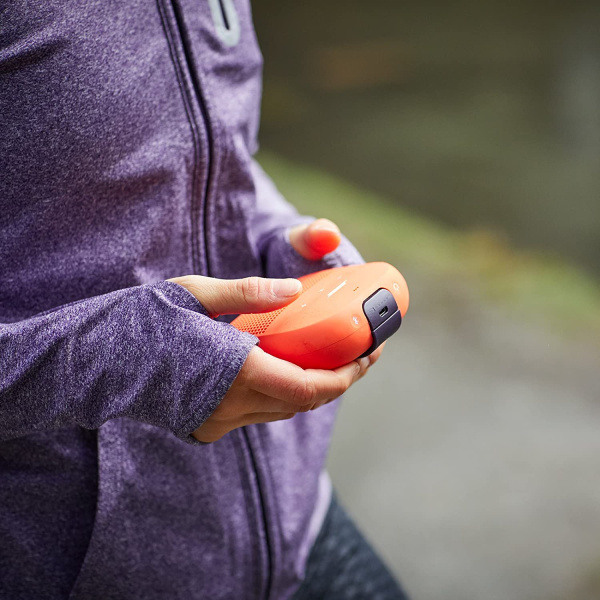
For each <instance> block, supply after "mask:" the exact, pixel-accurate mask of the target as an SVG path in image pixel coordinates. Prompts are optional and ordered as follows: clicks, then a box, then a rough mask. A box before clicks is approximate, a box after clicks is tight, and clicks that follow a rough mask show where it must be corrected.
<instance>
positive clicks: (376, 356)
mask: <svg viewBox="0 0 600 600" xmlns="http://www.w3.org/2000/svg"><path fill="white" fill-rule="evenodd" d="M385 344H386V342H383V344H381V346H379V348H377V350H374V351H373V352H371V354H369V356H367V357H366V358H368V359H369V366H370V367H372V366H373V365H374V364H375V363H376V362H377V361H378V360H379V359H380V358H381V353H382V352H383V349H384V348H385Z"/></svg>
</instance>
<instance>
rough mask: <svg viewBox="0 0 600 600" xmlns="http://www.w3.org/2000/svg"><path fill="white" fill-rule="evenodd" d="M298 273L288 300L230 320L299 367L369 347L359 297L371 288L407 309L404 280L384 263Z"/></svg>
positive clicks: (333, 362) (326, 363)
mask: <svg viewBox="0 0 600 600" xmlns="http://www.w3.org/2000/svg"><path fill="white" fill-rule="evenodd" d="M299 279H300V281H301V282H302V286H303V291H302V293H301V294H300V296H298V298H296V299H295V300H294V301H293V302H292V303H291V304H288V305H287V306H286V307H284V308H281V309H278V310H274V311H271V312H268V313H257V314H245V315H240V316H239V317H237V318H236V319H235V320H234V321H233V322H232V323H231V324H232V325H233V326H234V327H236V328H237V329H239V330H241V331H247V332H248V333H251V334H253V335H255V336H257V337H258V339H259V340H260V347H261V348H262V349H263V350H264V351H265V352H268V353H269V354H272V355H273V356H276V357H278V358H282V359H284V360H287V361H289V362H292V363H294V364H297V365H299V366H300V367H303V368H305V369H309V368H310V369H335V368H337V367H340V366H341V365H344V364H346V363H349V362H351V361H352V360H355V359H356V358H358V357H359V356H361V355H362V354H364V353H365V352H366V351H367V350H368V349H369V348H370V347H371V345H372V343H373V336H372V335H371V329H370V326H369V321H368V320H367V318H366V316H365V314H364V311H363V302H364V301H365V300H366V299H367V298H369V296H371V295H372V294H374V293H375V292H376V291H377V290H379V289H381V288H384V289H387V290H388V291H389V292H391V293H392V295H393V296H394V299H395V300H396V303H397V305H398V309H399V311H400V314H401V315H402V317H403V318H404V316H405V314H406V311H407V310H408V303H409V294H408V286H407V285H406V281H405V280H404V277H402V275H401V274H400V272H399V271H398V270H397V269H396V268H394V267H393V266H392V265H390V264H388V263H384V262H373V263H367V264H363V265H356V266H349V267H339V268H335V269H327V270H325V271H319V272H318V273H313V274H311V275H305V276H304V277H300V278H299Z"/></svg>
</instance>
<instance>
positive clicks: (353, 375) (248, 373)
mask: <svg viewBox="0 0 600 600" xmlns="http://www.w3.org/2000/svg"><path fill="white" fill-rule="evenodd" d="M256 350H257V351H258V352H254V349H253V350H252V351H251V352H250V354H249V355H248V359H247V360H246V364H245V365H244V369H242V372H241V373H240V375H242V376H243V377H244V384H245V385H246V386H247V387H249V388H251V389H254V390H256V391H258V392H261V393H263V394H265V395H267V396H272V397H273V398H278V399H280V400H284V401H285V402H288V403H290V404H291V405H293V407H295V408H294V409H295V410H310V408H312V407H313V406H315V404H316V403H318V402H321V401H324V400H328V399H330V398H337V397H338V396H340V395H341V394H343V393H344V392H345V391H346V390H347V389H348V388H349V387H350V386H351V385H352V383H354V381H356V380H357V379H358V377H359V376H360V374H361V365H360V364H359V363H358V362H356V361H353V362H351V363H348V364H347V365H344V366H342V367H339V368H337V369H333V370H325V369H306V370H305V369H301V368H300V367H298V366H297V365H294V364H292V363H290V362H287V361H285V360H281V359H279V358H275V357H274V356H271V355H269V354H267V353H265V352H263V351H261V350H260V348H256ZM363 364H364V363H363ZM365 368H366V365H365Z"/></svg>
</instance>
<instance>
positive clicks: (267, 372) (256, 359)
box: [169, 275, 381, 442]
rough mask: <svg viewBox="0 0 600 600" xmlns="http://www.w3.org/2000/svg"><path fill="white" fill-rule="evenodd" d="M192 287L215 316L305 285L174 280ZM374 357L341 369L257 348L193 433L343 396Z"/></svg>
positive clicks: (277, 304)
mask: <svg viewBox="0 0 600 600" xmlns="http://www.w3.org/2000/svg"><path fill="white" fill-rule="evenodd" d="M169 281H173V282H174V283H178V284H179V285H182V286H183V287H185V288H186V289H187V290H188V291H189V292H191V293H192V294H193V295H194V296H195V297H196V298H197V299H198V300H199V301H200V302H201V303H202V305H203V306H204V307H205V309H206V310H207V311H208V313H209V314H211V315H217V314H237V313H255V312H265V311H269V310H275V309H277V308H282V307H283V306H286V305H287V304H289V303H290V302H292V301H293V300H294V299H295V298H296V297H297V295H298V294H299V293H300V291H301V289H302V286H301V284H300V282H299V281H297V280H295V279H262V278H259V277H249V278H247V279H238V280H223V279H213V278H210V277H201V276H199V275H188V276H185V277H177V278H175V279H170V280H169ZM380 351H381V349H378V350H377V351H376V352H374V353H373V354H372V355H371V356H369V357H367V358H363V359H360V360H357V361H353V362H351V363H349V364H347V365H344V366H342V367H339V368H338V369H335V370H332V371H329V370H323V369H302V368H300V367H298V366H296V365H293V364H292V363H289V362H287V361H285V360H281V359H279V358H275V357H273V356H271V355H269V354H267V353H266V352H263V351H262V350H261V349H260V348H258V347H256V348H253V349H252V350H251V351H250V353H249V354H248V357H247V359H246V362H245V363H244V366H243V367H242V369H241V371H240V373H239V374H238V376H237V378H236V379H235V381H234V382H233V384H232V386H231V388H230V389H229V391H228V392H227V394H226V395H225V397H224V398H223V400H222V401H221V403H220V404H219V406H218V407H217V408H216V409H215V411H214V412H213V413H212V415H211V416H210V417H209V418H208V419H207V420H206V421H205V422H204V423H203V424H202V426H201V427H199V428H198V429H196V431H195V432H194V433H193V435H194V437H195V438H196V439H197V440H199V441H202V442H214V441H216V440H218V439H220V438H221V437H223V436H224V435H225V434H226V433H228V432H229V431H231V430H232V429H236V428H238V427H242V426H244V425H250V424H254V423H267V422H270V421H279V420H283V419H289V418H291V417H293V416H294V415H295V414H296V413H299V412H306V411H309V410H314V409H316V408H318V407H320V406H322V405H323V404H326V403H327V402H330V401H331V400H334V399H335V398H337V397H338V396H340V395H342V394H343V393H344V392H345V391H346V390H347V389H348V388H349V387H350V386H351V385H352V384H353V383H354V382H355V381H357V380H358V379H359V378H360V377H362V376H363V375H364V374H365V373H366V371H367V370H368V368H369V367H370V366H371V365H372V364H373V363H374V362H375V361H376V360H377V358H378V357H379V354H380Z"/></svg>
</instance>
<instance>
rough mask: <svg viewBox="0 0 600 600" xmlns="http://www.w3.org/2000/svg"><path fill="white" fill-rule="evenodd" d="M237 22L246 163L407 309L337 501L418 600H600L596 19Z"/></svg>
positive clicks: (342, 426)
mask: <svg viewBox="0 0 600 600" xmlns="http://www.w3.org/2000/svg"><path fill="white" fill-rule="evenodd" d="M253 8H254V19H255V24H256V28H257V32H258V38H259V42H260V44H261V48H262V50H263V54H264V56H265V89H264V98H263V115H262V128H261V148H262V150H261V153H260V155H259V159H260V161H261V162H262V164H263V166H264V167H265V168H266V170H267V171H268V172H269V173H270V174H271V176H272V177H273V179H274V180H275V181H276V183H277V184H278V186H279V188H280V189H281V191H282V192H283V193H284V194H285V195H286V196H287V197H288V199H290V200H291V201H292V202H293V203H294V204H295V205H296V206H297V207H298V208H299V210H300V211H301V212H304V213H307V214H313V215H315V216H326V217H329V218H331V219H332V220H334V221H336V222H337V223H338V224H339V225H340V227H341V228H342V230H343V231H344V233H346V234H347V235H348V237H350V238H351V239H352V240H353V241H354V242H355V244H356V245H357V246H358V247H359V249H360V250H361V251H362V252H363V255H364V256H365V258H366V259H368V260H387V261H389V262H391V263H393V264H395V265H396V266H397V267H398V268H399V269H400V270H401V271H402V272H403V273H404V274H405V276H406V278H407V280H408V283H409V287H410V289H411V308H410V311H409V314H408V317H407V318H406V319H405V322H404V324H403V326H402V329H401V331H400V333H399V334H398V335H397V336H396V337H395V338H393V339H392V340H391V341H390V343H388V345H387V348H386V352H385V353H384V355H383V357H382V359H381V360H380V362H379V363H378V365H377V367H375V368H374V369H373V370H372V372H371V373H370V374H369V377H367V378H365V379H364V380H362V381H361V382H360V383H359V384H358V385H356V386H355V387H354V388H353V389H352V391H351V393H350V394H348V395H347V397H346V398H345V399H344V401H343V407H342V410H341V412H340V418H339V422H338V425H337V429H336V434H335V437H334V443H333V446H332V449H331V453H330V460H329V467H330V471H331V474H332V478H333V480H334V484H335V486H336V488H337V489H338V491H339V494H340V497H341V500H342V502H343V503H344V504H345V505H346V507H347V508H348V510H349V512H350V513H351V514H352V515H353V516H354V517H355V519H356V521H357V522H358V524H359V526H360V527H361V528H362V529H363V531H364V532H365V533H366V535H367V537H369V538H370V539H371V540H372V542H373V543H374V545H375V546H376V548H377V549H378V550H379V552H380V553H381V554H382V555H383V557H384V558H385V560H386V561H387V562H388V564H389V565H390V567H391V568H392V570H393V571H394V572H395V573H397V574H398V576H399V577H400V578H401V580H402V581H403V583H404V585H405V587H406V588H407V590H408V591H409V593H410V594H411V595H412V596H413V598H414V599H415V600H442V599H444V600H496V599H498V600H500V599H502V600H506V599H515V600H537V599H544V600H592V599H598V598H600V285H599V278H600V6H599V5H598V3H597V1H596V2H592V1H588V0H586V1H584V0H575V1H572V2H554V1H546V2H538V1H532V0H529V1H528V0H521V1H519V2H517V1H515V0H503V1H502V2H500V1H499V0H478V1H475V0H465V1H462V2H454V3H448V2H441V1H438V0H422V1H421V2H419V3H413V4H408V3H402V2H398V1H397V0H369V2H359V1H358V0H344V1H343V2H342V1H341V0H329V1H327V2H324V1H323V0H304V1H303V2H285V1H284V2H279V3H273V2H268V1H267V0H254V1H253Z"/></svg>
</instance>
